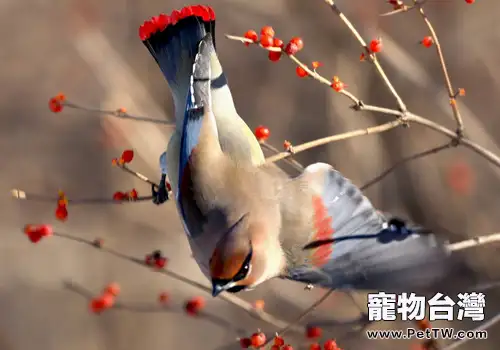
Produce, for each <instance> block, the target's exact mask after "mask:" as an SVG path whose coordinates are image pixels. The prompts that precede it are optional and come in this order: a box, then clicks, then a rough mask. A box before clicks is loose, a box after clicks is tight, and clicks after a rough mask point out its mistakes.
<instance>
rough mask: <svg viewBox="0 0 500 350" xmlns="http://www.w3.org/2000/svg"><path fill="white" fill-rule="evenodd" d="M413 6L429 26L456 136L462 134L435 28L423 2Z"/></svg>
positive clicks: (455, 101) (462, 124) (453, 93)
mask: <svg viewBox="0 0 500 350" xmlns="http://www.w3.org/2000/svg"><path fill="white" fill-rule="evenodd" d="M414 3H415V6H418V11H419V13H420V15H421V16H422V18H423V20H424V22H425V24H426V26H427V28H429V31H430V33H431V36H432V39H433V40H434V45H435V47H436V52H437V55H438V58H439V63H440V65H441V69H442V71H443V76H444V83H445V86H446V89H447V90H448V96H449V98H450V106H451V109H452V111H453V116H454V118H455V121H456V122H457V136H459V137H460V136H462V134H463V131H464V123H463V121H462V116H461V115H460V111H459V109H458V106H457V99H456V96H457V93H456V91H454V90H453V86H452V84H451V79H450V75H449V74H448V68H447V67H446V62H445V60H444V55H443V50H442V48H441V44H440V43H439V38H438V36H437V34H436V30H435V29H434V26H433V25H432V23H431V21H430V20H429V18H428V17H427V15H426V14H425V12H424V8H423V4H421V3H418V1H416V0H414Z"/></svg>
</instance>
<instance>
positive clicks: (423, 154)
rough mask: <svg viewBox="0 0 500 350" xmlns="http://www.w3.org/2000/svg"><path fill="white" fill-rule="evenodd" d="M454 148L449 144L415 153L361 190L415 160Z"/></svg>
mask: <svg viewBox="0 0 500 350" xmlns="http://www.w3.org/2000/svg"><path fill="white" fill-rule="evenodd" d="M452 146H453V145H452V144H451V143H449V142H447V143H445V144H444V145H441V146H438V147H434V148H431V149H428V150H426V151H423V152H419V153H415V154H412V155H411V156H408V157H406V158H403V159H401V160H400V161H398V162H396V163H395V164H394V165H393V166H391V167H390V168H388V169H386V170H384V171H383V172H382V173H381V174H380V175H378V176H376V177H375V178H373V179H372V180H370V181H368V182H367V183H366V184H364V185H363V186H361V187H360V189H361V190H362V191H364V190H366V189H368V188H369V187H371V186H373V185H375V184H376V183H378V182H379V181H380V180H382V179H383V178H384V177H386V176H387V175H389V174H390V173H392V172H393V171H394V170H396V169H397V168H399V167H400V166H402V165H404V164H406V163H408V162H411V161H413V160H417V159H419V158H423V157H426V156H428V155H431V154H435V153H438V152H440V151H443V150H445V149H448V148H450V147H452Z"/></svg>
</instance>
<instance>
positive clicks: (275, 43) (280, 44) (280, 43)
mask: <svg viewBox="0 0 500 350" xmlns="http://www.w3.org/2000/svg"><path fill="white" fill-rule="evenodd" d="M273 46H274V47H279V48H280V49H282V48H283V46H284V44H283V40H281V39H278V38H274V39H273Z"/></svg>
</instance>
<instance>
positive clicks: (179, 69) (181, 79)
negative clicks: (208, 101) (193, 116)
mask: <svg viewBox="0 0 500 350" xmlns="http://www.w3.org/2000/svg"><path fill="white" fill-rule="evenodd" d="M207 34H211V40H212V41H213V45H214V47H215V39H214V37H215V13H214V11H213V10H212V9H211V8H210V7H208V6H203V5H196V6H186V7H184V8H183V9H181V10H180V11H176V10H175V11H173V12H172V13H171V14H170V15H165V14H161V15H159V16H156V17H153V18H151V19H150V20H148V21H145V22H144V24H143V25H142V26H141V27H140V28H139V36H140V38H141V40H142V42H143V43H144V45H145V46H146V47H147V48H148V50H149V52H150V53H151V55H152V56H153V58H154V59H155V60H156V62H157V63H158V66H159V67H160V69H161V71H162V72H163V75H164V76H165V78H166V79H167V82H168V84H169V86H170V89H171V91H172V95H173V99H174V104H175V110H176V118H177V117H180V118H182V117H183V115H184V112H185V106H186V102H187V98H188V97H189V96H188V94H189V86H190V77H191V75H192V73H193V70H192V69H193V64H194V60H195V57H196V55H197V53H198V45H199V43H200V41H201V40H202V39H203V38H204V37H205V36H206V35H207ZM177 119H179V118H177Z"/></svg>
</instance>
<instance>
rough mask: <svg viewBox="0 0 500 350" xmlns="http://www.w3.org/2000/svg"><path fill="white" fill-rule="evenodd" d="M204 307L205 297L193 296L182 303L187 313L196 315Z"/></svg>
mask: <svg viewBox="0 0 500 350" xmlns="http://www.w3.org/2000/svg"><path fill="white" fill-rule="evenodd" d="M204 307H205V299H203V298H202V297H194V298H192V299H190V300H188V302H187V303H186V304H185V305H184V310H185V311H186V313H187V314H188V315H191V316H196V315H198V313H199V312H200V311H201V310H202V309H203V308H204Z"/></svg>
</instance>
